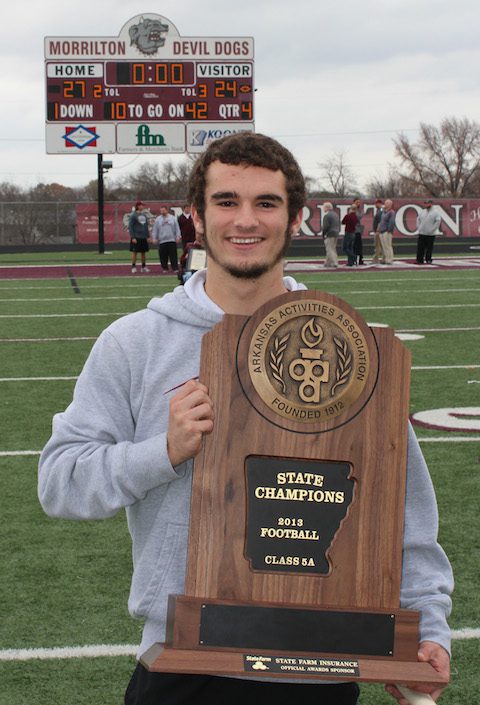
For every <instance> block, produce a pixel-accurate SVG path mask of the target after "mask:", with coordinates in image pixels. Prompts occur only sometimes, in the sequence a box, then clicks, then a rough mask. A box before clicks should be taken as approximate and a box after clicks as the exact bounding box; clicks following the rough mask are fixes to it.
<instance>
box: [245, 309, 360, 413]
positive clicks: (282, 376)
mask: <svg viewBox="0 0 480 705" xmlns="http://www.w3.org/2000/svg"><path fill="white" fill-rule="evenodd" d="M365 338H366V336H365V328H364V327H363V326H362V325H360V324H359V322H358V320H356V319H355V318H354V317H352V316H351V315H349V314H348V313H346V312H345V311H344V310H342V309H341V308H339V307H338V306H337V305H335V304H333V303H326V302H323V301H321V300H316V299H301V300H297V301H293V302H292V303H285V304H283V305H281V306H278V307H277V308H275V309H273V310H271V311H270V313H269V314H268V315H266V316H265V318H263V320H262V321H261V322H260V323H259V324H258V325H257V326H256V328H255V330H254V331H253V335H252V336H251V339H250V343H249V350H248V371H249V376H250V379H251V381H252V384H253V386H254V388H255V390H256V392H257V393H258V395H259V396H260V398H261V399H262V400H263V401H264V402H265V404H267V406H268V407H269V408H270V409H272V411H274V412H275V413H276V414H278V415H279V416H282V417H284V418H288V419H291V420H294V421H299V422H301V423H305V424H308V423H316V422H319V421H327V420H330V419H334V418H336V417H337V416H339V415H340V414H342V413H344V412H345V411H347V409H348V408H349V407H350V406H351V405H352V404H353V403H354V402H355V401H356V400H357V399H358V397H359V396H360V394H361V393H362V391H363V389H364V387H365V385H366V383H367V380H368V377H369V368H370V357H369V350H368V344H367V340H366V339H365Z"/></svg>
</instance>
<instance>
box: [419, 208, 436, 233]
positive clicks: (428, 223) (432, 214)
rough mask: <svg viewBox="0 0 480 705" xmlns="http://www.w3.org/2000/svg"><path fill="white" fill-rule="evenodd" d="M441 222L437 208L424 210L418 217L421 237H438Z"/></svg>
mask: <svg viewBox="0 0 480 705" xmlns="http://www.w3.org/2000/svg"><path fill="white" fill-rule="evenodd" d="M441 220H442V219H441V217H440V213H439V212H438V210H437V209H436V208H435V206H431V207H430V208H424V209H423V210H422V211H420V213H419V214H418V216H417V230H418V233H419V235H437V234H438V226H439V225H440V222H441Z"/></svg>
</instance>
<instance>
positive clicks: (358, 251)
mask: <svg viewBox="0 0 480 705" xmlns="http://www.w3.org/2000/svg"><path fill="white" fill-rule="evenodd" d="M353 252H354V254H355V257H358V264H363V240H362V233H355V240H354V241H353Z"/></svg>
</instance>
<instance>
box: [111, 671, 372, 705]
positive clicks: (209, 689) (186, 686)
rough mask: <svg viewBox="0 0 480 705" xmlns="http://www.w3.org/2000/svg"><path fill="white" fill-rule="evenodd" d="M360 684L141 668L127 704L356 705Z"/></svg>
mask: <svg viewBox="0 0 480 705" xmlns="http://www.w3.org/2000/svg"><path fill="white" fill-rule="evenodd" d="M358 693H359V688H358V685H357V684H356V683H340V684H339V685H330V684H325V685H318V684H313V683H307V684H299V683H267V682H265V681H263V682H261V681H253V680H252V681H251V680H246V679H245V680H242V679H239V678H222V677H219V676H204V675H201V676H200V675H198V676H196V675H181V674H173V673H150V672H149V671H147V670H146V669H145V668H144V667H143V666H141V665H140V664H138V665H137V667H136V669H135V671H134V673H133V676H132V679H131V681H130V683H129V685H128V688H127V692H126V694H125V705H292V704H295V705H296V704H297V703H298V705H355V703H356V702H357V699H358Z"/></svg>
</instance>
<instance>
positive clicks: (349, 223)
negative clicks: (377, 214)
mask: <svg viewBox="0 0 480 705" xmlns="http://www.w3.org/2000/svg"><path fill="white" fill-rule="evenodd" d="M356 210H357V206H356V205H355V203H354V204H352V205H351V206H350V208H349V209H348V213H347V215H345V216H344V217H343V219H342V225H344V226H345V233H344V235H343V245H342V250H343V252H344V253H345V254H346V255H347V267H353V266H354V265H355V263H356V257H355V229H356V227H357V223H358V218H357V213H356Z"/></svg>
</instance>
